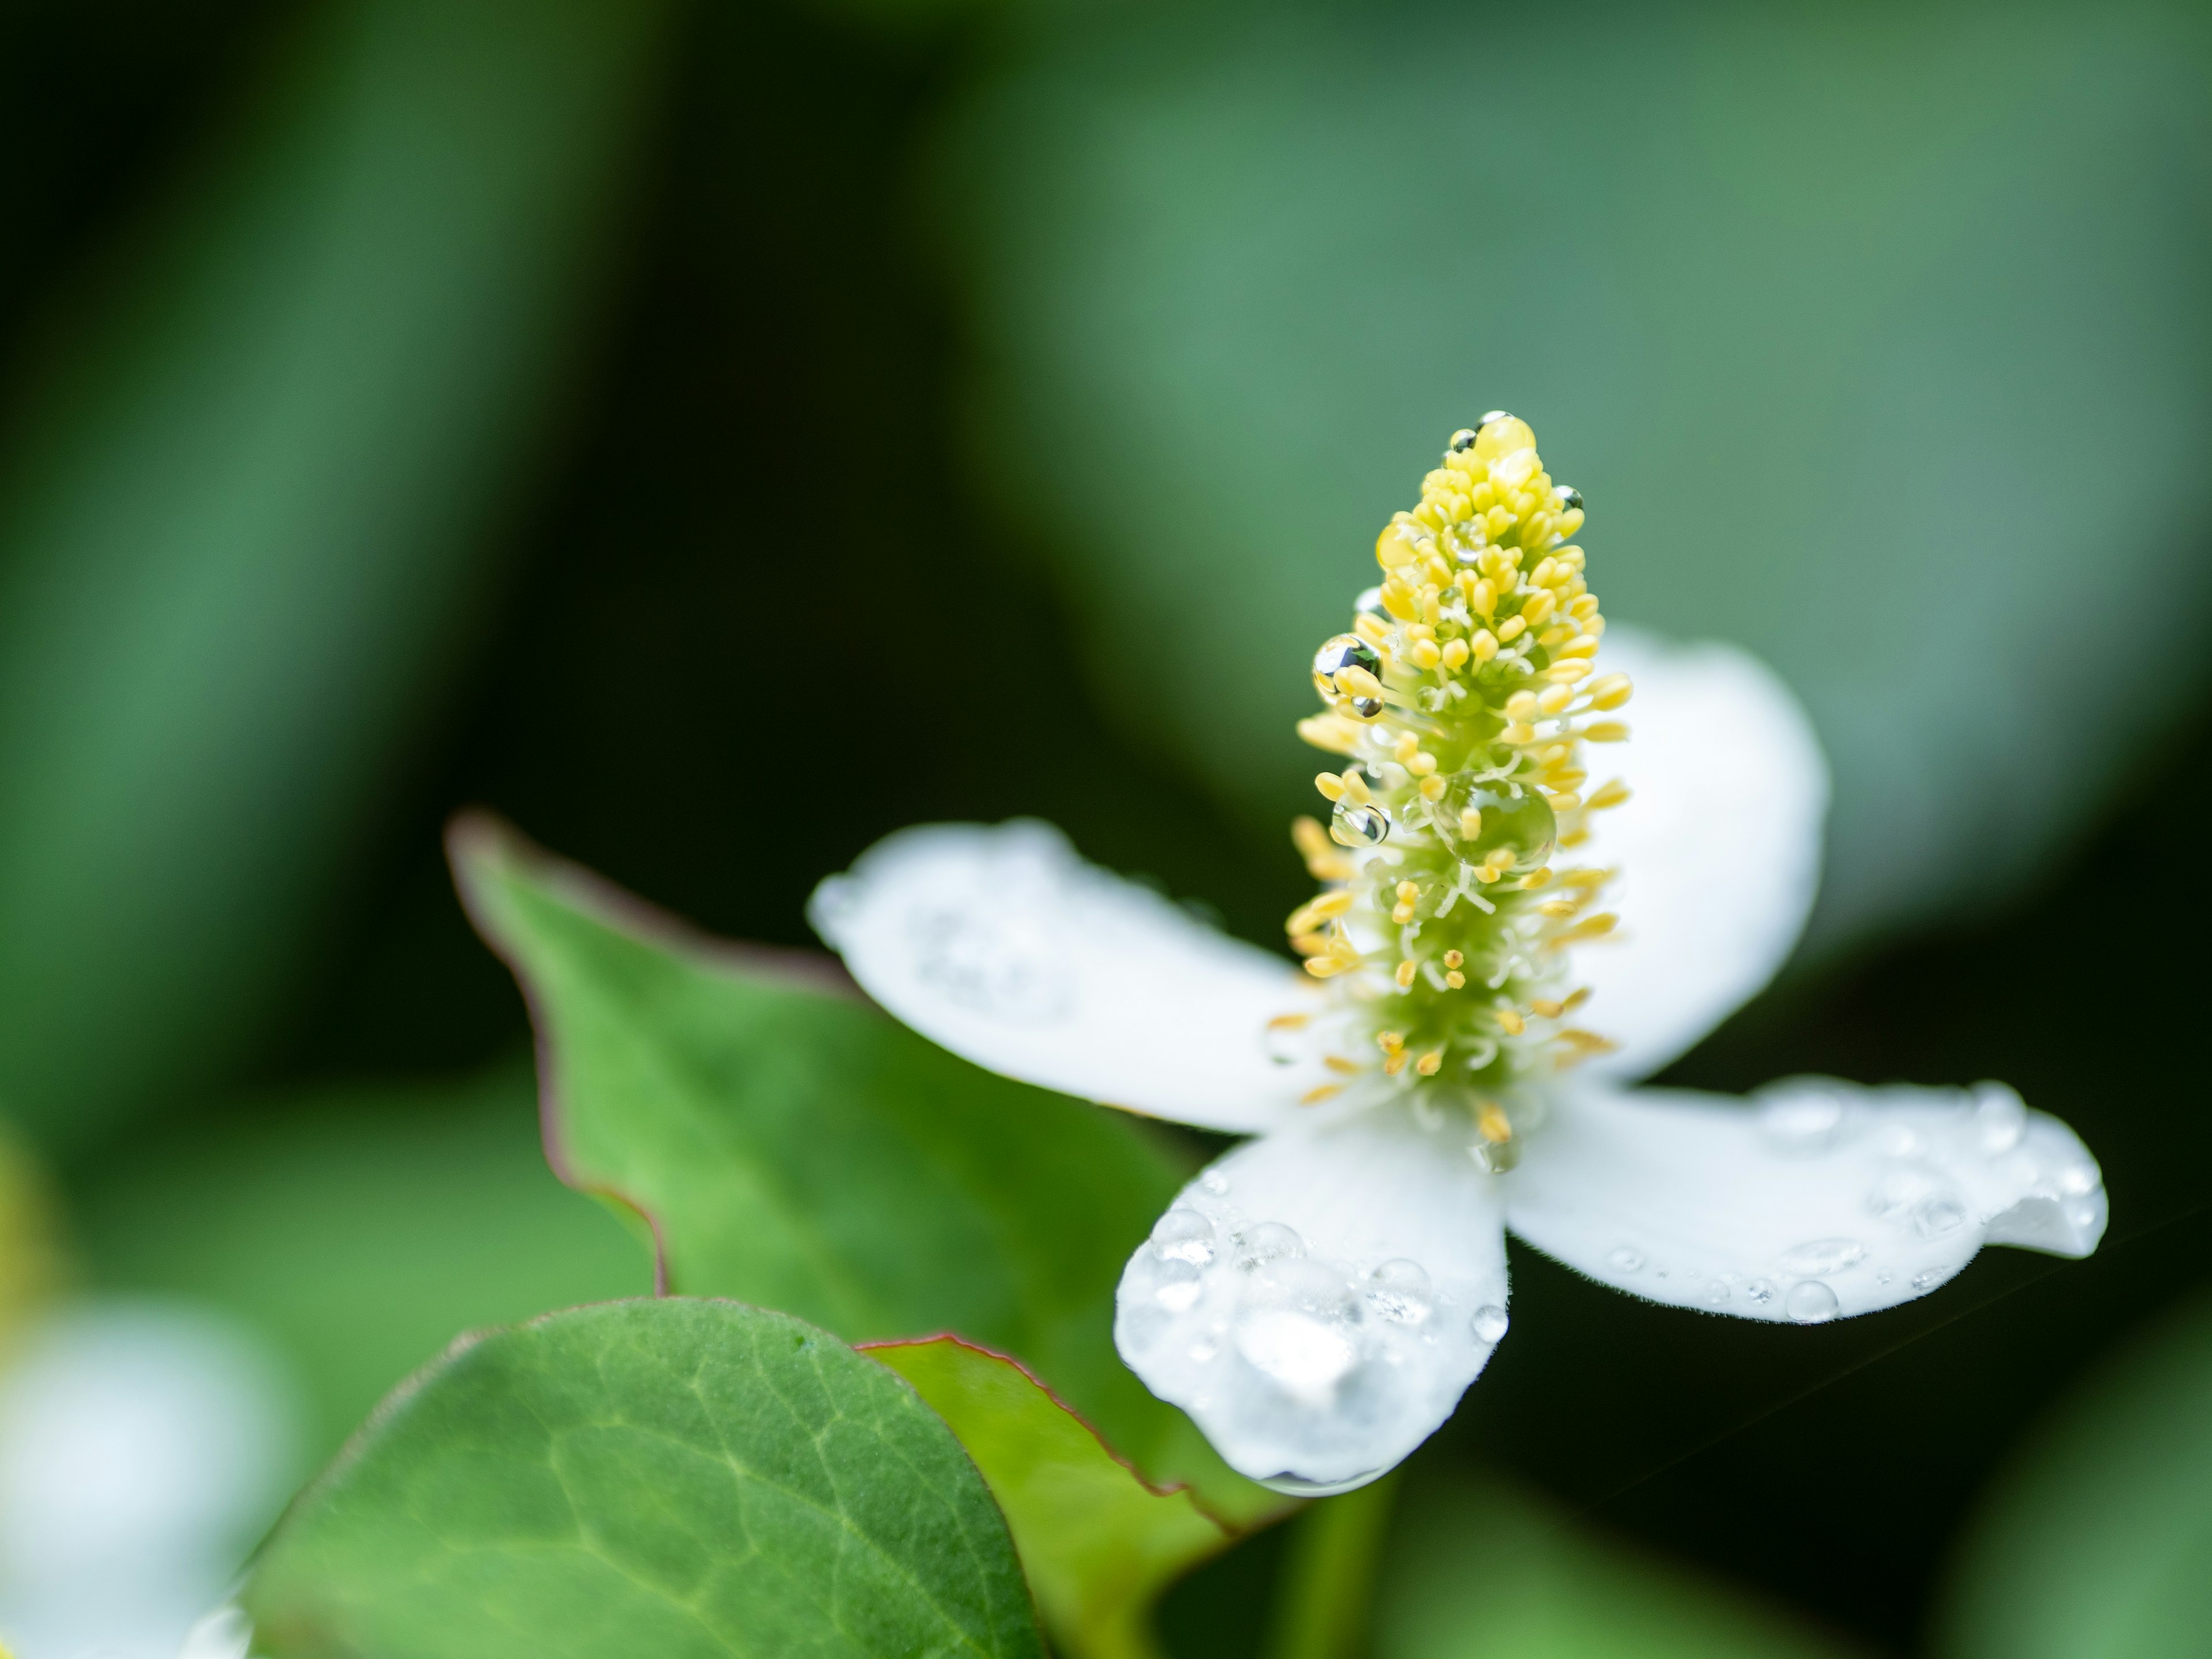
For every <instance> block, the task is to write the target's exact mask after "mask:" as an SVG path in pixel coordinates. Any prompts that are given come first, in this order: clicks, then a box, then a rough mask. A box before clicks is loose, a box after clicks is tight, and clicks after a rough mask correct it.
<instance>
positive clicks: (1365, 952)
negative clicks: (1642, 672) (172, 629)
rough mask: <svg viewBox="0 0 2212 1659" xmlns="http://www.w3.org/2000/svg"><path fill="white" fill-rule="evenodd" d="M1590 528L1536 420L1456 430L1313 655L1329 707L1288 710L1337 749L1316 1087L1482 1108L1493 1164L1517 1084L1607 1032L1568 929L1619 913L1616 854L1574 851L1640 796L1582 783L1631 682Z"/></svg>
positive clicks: (1322, 915) (1319, 953)
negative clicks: (1348, 623) (1616, 644)
mask: <svg viewBox="0 0 2212 1659" xmlns="http://www.w3.org/2000/svg"><path fill="white" fill-rule="evenodd" d="M1582 525H1583V498H1582V496H1581V495H1580V494H1579V493H1578V492H1577V491H1576V490H1574V489H1570V488H1568V487H1567V486H1565V485H1562V484H1555V483H1553V481H1552V478H1551V476H1550V475H1549V474H1548V473H1547V472H1546V471H1544V467H1543V464H1542V462H1541V459H1539V458H1538V456H1537V453H1536V447H1535V438H1534V434H1533V433H1531V432H1530V431H1529V429H1528V425H1527V424H1526V423H1525V422H1522V421H1519V420H1516V418H1515V417H1514V416H1510V415H1508V414H1505V413H1504V412H1503V411H1498V412H1493V413H1492V414H1490V415H1486V416H1484V417H1483V419H1482V421H1481V422H1480V424H1479V425H1477V426H1474V427H1471V428H1467V429H1465V430H1463V431H1461V432H1458V433H1456V434H1455V435H1453V437H1452V440H1451V443H1450V447H1449V449H1448V450H1447V451H1446V453H1445V454H1444V456H1443V462H1442V464H1441V465H1439V466H1437V469H1436V470H1435V471H1431V473H1430V474H1429V475H1428V477H1426V478H1425V479H1424V480H1423V481H1422V485H1421V500H1420V503H1419V506H1417V507H1413V509H1412V510H1410V511H1408V512H1403V513H1397V514H1396V515H1395V516H1394V517H1393V518H1392V520H1390V522H1389V524H1388V525H1387V526H1384V527H1383V532H1382V534H1381V536H1380V537H1379V538H1377V539H1376V546H1375V557H1376V563H1377V564H1379V565H1380V566H1381V568H1382V571H1383V581H1382V583H1381V585H1380V586H1376V587H1374V588H1371V589H1370V590H1369V591H1368V592H1365V593H1364V594H1362V595H1361V596H1360V598H1359V599H1358V603H1357V605H1356V607H1355V611H1354V616H1353V618H1352V628H1351V629H1350V630H1349V631H1348V632H1346V633H1344V634H1340V635H1336V636H1335V637H1334V638H1332V639H1330V640H1328V641H1327V642H1326V643H1324V644H1323V645H1322V647H1321V649H1320V650H1319V651H1318V652H1317V653H1316V654H1315V657H1314V663H1313V678H1314V687H1315V690H1316V691H1317V692H1318V693H1319V695H1320V696H1321V699H1322V702H1323V703H1324V705H1326V712H1324V713H1322V714H1316V715H1314V716H1312V717H1311V718H1310V719H1307V720H1302V721H1300V722H1299V725H1298V734H1299V735H1300V736H1301V737H1302V738H1304V739H1305V740H1306V741H1307V742H1308V743H1310V744H1313V745H1314V746H1315V747H1316V748H1319V749H1322V750H1328V752H1330V753H1331V754H1333V755H1336V756H1339V757H1342V759H1343V761H1344V764H1343V765H1341V766H1340V768H1337V769H1332V770H1329V771H1325V772H1323V773H1322V774H1321V775H1319V776H1318V777H1317V778H1316V779H1315V787H1316V788H1317V789H1318V790H1319V791H1320V793H1321V794H1322V797H1323V799H1326V800H1327V801H1328V804H1329V808H1330V812H1329V817H1328V823H1327V825H1326V827H1324V826H1323V825H1322V823H1321V822H1320V821H1318V820H1317V819H1316V818H1311V817H1307V818H1301V819H1299V820H1298V822H1297V825H1295V826H1294V834H1295V836H1296V839H1297V843H1298V847H1299V850H1300V851H1301V852H1302V853H1303V854H1304V856H1305V860H1306V864H1307V867H1308V869H1309V870H1310V871H1311V872H1312V873H1313V875H1314V876H1315V877H1316V878H1317V879H1318V880H1319V881H1320V882H1321V883H1322V890H1321V892H1320V893H1319V895H1318V896H1316V897H1315V898H1314V899H1313V900H1312V901H1311V902H1309V903H1306V904H1304V905H1302V906H1300V907H1299V908H1298V909H1297V911H1296V912H1295V913H1294V914H1293V915H1291V917H1290V919H1289V921H1288V923H1287V931H1288V933H1289V934H1290V939H1291V945H1292V946H1293V947H1294V948H1295V949H1296V950H1297V951H1298V953H1299V954H1300V955H1301V956H1303V957H1304V958H1305V966H1306V971H1307V972H1308V973H1310V974H1311V975H1313V976H1314V977H1315V978H1316V979H1320V980H1324V981H1328V983H1329V984H1330V985H1331V986H1332V987H1333V988H1334V991H1335V992H1336V994H1337V995H1336V1001H1337V1004H1338V1009H1339V1012H1340V1015H1341V1016H1343V1017H1341V1018H1337V1019H1335V1020H1334V1021H1324V1022H1322V1023H1320V1024H1319V1025H1317V1026H1316V1031H1317V1032H1320V1033H1322V1036H1319V1037H1317V1039H1316V1040H1321V1041H1325V1042H1328V1043H1329V1044H1330V1045H1332V1051H1331V1052H1330V1053H1329V1054H1328V1056H1327V1058H1328V1064H1329V1066H1330V1068H1331V1070H1332V1071H1333V1072H1334V1073H1337V1075H1338V1077H1339V1078H1340V1079H1341V1080H1340V1081H1338V1082H1333V1083H1330V1084H1328V1085H1323V1086H1322V1087H1321V1088H1319V1089H1317V1090H1316V1091H1315V1092H1314V1094H1313V1096H1311V1097H1310V1100H1311V1101H1312V1102H1313V1103H1319V1102H1320V1101H1321V1100H1322V1099H1326V1098H1328V1097H1332V1096H1334V1095H1336V1094H1338V1093H1340V1092H1343V1091H1346V1090H1356V1089H1360V1088H1362V1087H1366V1088H1373V1087H1376V1086H1378V1085H1387V1086H1389V1087H1391V1088H1396V1089H1401V1090H1405V1091H1410V1093H1411V1095H1412V1097H1413V1098H1414V1100H1415V1103H1416V1104H1417V1105H1418V1106H1419V1108H1420V1109H1423V1110H1424V1111H1435V1110H1442V1109H1459V1110H1464V1111H1467V1112H1470V1113H1472V1114H1473V1115H1474V1118H1475V1121H1476V1122H1477V1124H1478V1126H1479V1127H1480V1129H1481V1132H1482V1139H1481V1142H1480V1143H1479V1144H1480V1145H1482V1146H1484V1147H1485V1148H1486V1158H1487V1160H1488V1161H1492V1162H1493V1163H1494V1164H1496V1165H1497V1167H1500V1168H1503V1167H1506V1166H1507V1165H1509V1164H1510V1163H1511V1161H1512V1159H1513V1155H1514V1152H1515V1150H1516V1149H1515V1146H1514V1144H1513V1143H1514V1127H1513V1121H1514V1115H1515V1114H1516V1111H1518V1110H1521V1109H1522V1108H1520V1107H1519V1106H1518V1105H1517V1104H1516V1093H1515V1085H1516V1084H1518V1083H1519V1082H1521V1081H1522V1080H1523V1079H1526V1078H1528V1077H1530V1076H1532V1075H1534V1074H1536V1073H1541V1072H1545V1071H1549V1070H1551V1069H1553V1068H1554V1067H1556V1066H1559V1065H1562V1064H1566V1063H1571V1062H1572V1061H1573V1060H1577V1059H1579V1058H1581V1057H1583V1055H1586V1054H1590V1053H1593V1052H1595V1051H1597V1050H1599V1049H1601V1048H1605V1047H1607V1046H1608V1045H1607V1043H1606V1042H1605V1040H1604V1039H1603V1038H1602V1037H1601V1036H1597V1035H1596V1034H1595V1033H1594V1032H1591V1031H1589V1030H1584V1029H1583V1028H1581V1027H1580V1026H1579V1025H1577V1024H1575V1023H1573V1019H1572V1016H1573V1014H1574V1012H1575V1010H1576V1009H1577V1007H1578V1006H1580V1004H1581V1002H1582V1000H1583V994H1582V993H1580V992H1578V991H1577V990H1575V989H1573V988H1572V986H1571V981H1570V979H1569V975H1568V969H1567V963H1566V955H1565V947H1567V946H1569V945H1574V944H1576V943H1578V942H1580V941H1583V940H1590V939H1600V938H1602V937H1603V936H1604V935H1605V934H1607V933H1609V932H1611V931H1612V929H1613V925H1614V918H1613V915H1611V914H1610V913H1608V912H1607V911H1606V910H1604V909H1603V908H1601V896H1602V892H1603V890H1604V887H1605V884H1606V882H1607V878H1609V877H1610V875H1611V874H1612V872H1610V871H1607V870H1605V869H1603V868H1600V867H1596V866H1588V865H1583V864H1578V863H1577V862H1575V861H1574V860H1573V857H1572V854H1573V853H1574V849H1575V848H1577V847H1579V846H1580V845H1582V844H1583V842H1585V841H1586V840H1587V839H1588V836H1589V828H1588V818H1589V814H1590V813H1592V812H1595V811H1603V810H1605V809H1607V808H1608V807H1611V806H1615V805H1620V803H1621V802H1622V801H1625V800H1626V799H1627V798H1628V792H1627V790H1626V787H1624V786H1623V785H1622V784H1621V783H1620V781H1617V780H1607V781H1603V782H1601V783H1599V784H1597V785H1596V786H1595V787H1591V781H1590V776H1589V770H1588V769H1587V767H1586V765H1585V762H1584V759H1583V744H1603V743H1608V742H1618V741H1620V739H1622V738H1626V736H1627V727H1626V726H1625V725H1623V724H1622V723H1621V722H1620V721H1618V720H1611V719H1607V718H1603V717H1604V716H1607V715H1609V714H1611V713H1612V712H1613V711H1614V710H1616V709H1618V708H1620V707H1621V705H1622V704H1624V703H1626V702H1627V701H1628V697H1629V691H1630V687H1629V684H1628V681H1627V678H1626V677H1625V676H1623V675H1619V674H1610V675H1608V674H1602V673H1600V672H1598V671H1597V669H1596V665H1595V659H1596V657H1597V653H1598V649H1599V643H1600V641H1601V639H1602V638H1603V636H1604V634H1605V618H1604V617H1603V616H1602V615H1601V613H1600V611H1599V609H1598V601H1597V596H1596V595H1595V594H1594V593H1592V592H1590V591H1589V584H1588V582H1587V580H1585V578H1584V574H1583V550H1582V549H1581V548H1580V547H1579V546H1577V545H1575V544H1573V542H1572V540H1571V538H1573V537H1574V535H1575V534H1576V532H1578V531H1579V530H1580V529H1581V528H1582Z"/></svg>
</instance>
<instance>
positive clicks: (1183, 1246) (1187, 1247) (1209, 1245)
mask: <svg viewBox="0 0 2212 1659" xmlns="http://www.w3.org/2000/svg"><path fill="white" fill-rule="evenodd" d="M1152 1249H1155V1250H1157V1251H1158V1252H1159V1255H1160V1256H1161V1259H1162V1260H1164V1261H1188V1262H1189V1263H1190V1264H1191V1265H1192V1266H1194V1267H1204V1266H1206V1263H1207V1262H1209V1261H1212V1260H1213V1224H1212V1222H1211V1221H1208V1220H1207V1219H1206V1218H1205V1217H1204V1216H1202V1215H1200V1213H1199V1212H1197V1211H1196V1210H1193V1209H1188V1208H1185V1207H1184V1206H1182V1205H1180V1204H1178V1205H1177V1206H1176V1207H1175V1208H1173V1209H1172V1210H1170V1211H1169V1212H1167V1213H1166V1214H1165V1215H1164V1216H1162V1217H1161V1218H1159V1219H1158V1221H1156V1222H1154V1223H1153V1224H1152Z"/></svg>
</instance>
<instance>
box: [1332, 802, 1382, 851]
mask: <svg viewBox="0 0 2212 1659" xmlns="http://www.w3.org/2000/svg"><path fill="white" fill-rule="evenodd" d="M1328 834H1329V839H1331V840H1332V841H1334V842H1336V844H1337V845H1338V846H1340V847H1380V846H1381V845H1382V844H1383V842H1385V841H1387V840H1389V836H1390V815H1389V813H1388V812H1385V811H1383V809H1382V808H1381V807H1380V806H1378V805H1374V804H1373V803H1372V802H1370V803H1369V804H1368V805H1364V806H1358V805H1353V804H1352V802H1351V801H1349V800H1340V801H1339V802H1337V804H1336V811H1334V812H1332V813H1331V814H1329V820H1328Z"/></svg>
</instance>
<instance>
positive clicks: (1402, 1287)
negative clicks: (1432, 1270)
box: [1367, 1256, 1435, 1325]
mask: <svg viewBox="0 0 2212 1659" xmlns="http://www.w3.org/2000/svg"><path fill="white" fill-rule="evenodd" d="M1367 1277H1368V1281H1369V1282H1368V1286H1367V1305H1368V1306H1369V1307H1370V1308H1372V1309H1374V1310H1375V1311H1376V1314H1377V1315H1378V1316H1380V1317H1382V1318H1384V1319H1387V1320H1389V1322H1391V1323H1392V1324H1394V1325H1419V1324H1421V1323H1423V1322H1425V1321H1426V1320H1427V1319H1428V1316H1430V1314H1431V1313H1432V1312H1434V1311H1435V1309H1434V1308H1433V1307H1432V1306H1431V1304H1430V1301H1429V1272H1428V1269H1427V1268H1425V1267H1423V1266H1421V1264H1420V1263H1419V1262H1418V1261H1407V1259H1406V1258H1404V1257H1403V1256H1401V1257H1399V1258H1397V1259H1396V1260H1395V1261H1386V1262H1384V1263H1383V1265H1382V1266H1381V1267H1377V1268H1376V1269H1375V1271H1374V1272H1373V1273H1370V1274H1369V1275H1368V1276H1367Z"/></svg>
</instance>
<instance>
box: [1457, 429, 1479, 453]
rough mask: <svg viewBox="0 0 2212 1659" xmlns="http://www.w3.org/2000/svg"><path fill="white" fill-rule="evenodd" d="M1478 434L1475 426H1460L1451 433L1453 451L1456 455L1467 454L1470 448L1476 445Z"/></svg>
mask: <svg viewBox="0 0 2212 1659" xmlns="http://www.w3.org/2000/svg"><path fill="white" fill-rule="evenodd" d="M1476 436H1477V434H1476V432H1475V429H1474V428H1473V427H1471V426H1463V427H1462V428H1460V429H1459V430H1458V431H1456V432H1455V433H1453V434H1452V435H1451V452H1452V453H1453V454H1455V455H1464V454H1466V453H1467V452H1468V450H1470V449H1472V448H1474V441H1475V438H1476Z"/></svg>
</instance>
